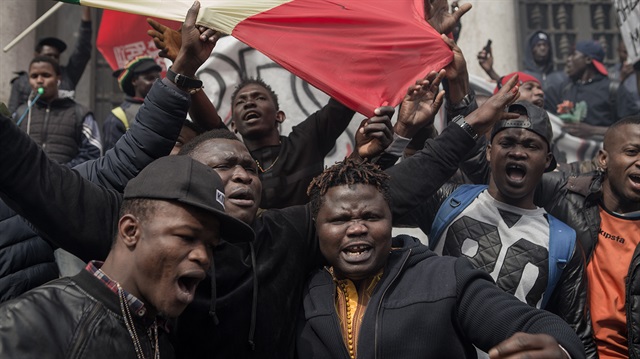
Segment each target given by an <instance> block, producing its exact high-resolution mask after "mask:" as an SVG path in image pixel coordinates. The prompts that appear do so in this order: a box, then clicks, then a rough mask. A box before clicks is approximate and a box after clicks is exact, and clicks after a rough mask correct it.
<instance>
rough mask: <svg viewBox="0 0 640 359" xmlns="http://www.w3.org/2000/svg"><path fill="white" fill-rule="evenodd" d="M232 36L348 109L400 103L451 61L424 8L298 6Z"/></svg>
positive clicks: (354, 0) (301, 1) (312, 2)
mask: <svg viewBox="0 0 640 359" xmlns="http://www.w3.org/2000/svg"><path fill="white" fill-rule="evenodd" d="M231 35H233V36H234V37H236V38H237V39H239V40H240V41H242V42H244V43H246V44H247V45H249V46H252V47H253V48H256V49H258V50H260V52H262V53H264V54H265V55H267V56H269V57H270V58H271V59H273V60H274V61H275V62H277V63H279V64H280V65H282V66H283V67H284V68H286V69H287V70H289V71H291V72H293V73H295V74H296V75H298V76H299V77H301V78H302V79H304V80H306V81H307V82H309V83H311V84H313V85H314V86H316V87H318V88H319V89H321V90H322V91H324V92H326V93H327V94H329V95H330V96H332V97H334V98H335V99H337V100H338V101H340V102H342V103H344V104H345V105H347V106H349V107H350V108H352V109H354V110H356V111H358V112H360V113H362V114H364V115H366V116H373V110H374V109H375V108H376V107H378V106H380V105H382V104H384V103H388V104H389V105H391V106H395V105H397V104H399V103H400V102H401V101H402V98H403V97H404V95H405V93H406V89H407V88H408V87H409V86H410V85H412V84H414V83H415V80H417V79H418V78H421V77H424V76H425V75H426V74H427V73H429V71H431V70H435V71H438V70H440V69H442V68H443V67H445V66H446V65H447V64H448V63H449V62H450V61H451V59H452V58H453V55H452V53H451V50H450V49H449V47H448V46H447V45H446V44H445V43H444V41H442V39H441V38H440V34H439V33H438V32H437V31H436V30H435V29H433V28H432V27H431V26H430V25H429V24H428V23H427V22H426V21H425V19H424V0H392V1H390V0H366V1H363V0H341V1H332V0H293V1H289V2H284V3H283V4H282V5H280V6H277V7H274V8H271V9H269V10H267V11H263V12H260V13H258V14H256V15H253V16H250V17H247V18H246V19H244V20H242V21H240V22H239V23H237V24H236V25H235V27H234V28H233V31H232V32H231Z"/></svg>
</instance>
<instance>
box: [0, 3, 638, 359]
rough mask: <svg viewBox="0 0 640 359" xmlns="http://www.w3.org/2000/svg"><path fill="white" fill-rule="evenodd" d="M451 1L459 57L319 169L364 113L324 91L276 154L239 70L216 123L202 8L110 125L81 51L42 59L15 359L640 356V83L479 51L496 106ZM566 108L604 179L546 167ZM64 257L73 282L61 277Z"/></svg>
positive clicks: (255, 96) (276, 117)
mask: <svg viewBox="0 0 640 359" xmlns="http://www.w3.org/2000/svg"><path fill="white" fill-rule="evenodd" d="M454 5H455V6H452V7H450V4H449V3H448V2H447V1H446V0H430V1H425V14H426V20H427V21H428V22H429V24H431V26H433V27H434V28H435V29H436V30H438V31H439V32H440V33H441V34H442V41H444V42H445V43H446V44H447V45H448V46H449V48H450V49H451V51H452V53H453V59H452V61H451V63H450V64H449V65H447V66H446V67H445V68H444V69H441V70H439V71H432V72H430V73H429V74H427V75H426V76H425V77H424V78H419V79H416V82H415V84H414V85H412V86H411V87H410V88H409V89H407V92H406V95H405V97H404V99H403V101H402V103H401V104H400V106H399V108H398V109H397V119H396V120H395V123H392V121H391V118H392V117H393V115H394V113H395V112H396V110H395V109H394V108H393V107H390V106H382V107H379V108H377V109H375V111H374V114H375V115H374V116H373V117H371V118H368V119H365V120H363V121H362V123H361V124H360V126H359V128H358V131H357V132H356V134H355V148H354V149H353V151H352V153H351V154H350V155H349V156H348V157H347V158H345V159H344V160H342V161H339V162H337V163H335V164H334V165H332V166H329V167H328V168H324V162H323V160H324V157H325V156H326V155H327V153H328V152H329V151H330V150H331V148H332V147H333V146H334V144H335V141H336V139H337V138H338V136H339V135H340V134H341V133H342V132H343V131H344V130H345V129H346V127H347V126H348V125H349V122H350V121H351V119H352V118H353V115H354V111H353V110H351V109H350V108H348V107H346V106H344V105H343V104H341V103H340V102H338V101H336V100H335V99H330V100H329V101H328V103H327V104H326V105H325V106H324V107H322V108H321V109H320V110H319V111H317V112H316V113H313V114H311V115H310V116H309V117H308V118H307V119H306V120H304V121H303V122H301V123H300V124H299V125H298V126H295V127H294V128H293V130H292V132H291V133H290V134H288V135H287V136H283V135H282V134H281V133H280V131H279V127H278V125H279V124H280V123H281V122H282V121H284V120H285V118H286V116H285V112H284V110H283V109H281V108H280V105H279V103H278V96H277V94H276V93H275V92H274V91H273V90H272V88H271V87H270V86H269V84H267V83H265V82H264V81H263V80H262V79H259V78H255V79H254V78H248V79H246V80H244V81H243V82H241V83H240V84H239V85H238V86H237V88H236V89H235V91H234V92H233V94H232V96H231V108H232V119H231V123H230V128H227V126H226V125H225V124H224V123H223V122H222V120H221V118H220V116H219V115H218V113H217V112H216V109H215V107H214V106H213V105H212V103H211V101H210V100H209V99H208V98H207V96H206V94H205V93H204V92H203V91H201V90H202V82H201V81H200V80H198V79H197V77H196V75H195V74H196V71H197V70H198V68H199V67H200V66H201V65H202V64H203V63H204V62H205V61H206V60H207V59H208V58H209V55H210V54H211V52H212V51H213V49H214V47H215V45H216V41H217V40H218V39H219V37H220V36H221V34H219V33H217V32H215V31H214V30H212V29H209V28H206V27H202V26H197V25H196V18H197V17H198V13H199V10H200V4H199V2H197V1H196V2H195V3H194V4H193V6H192V7H191V8H190V9H189V11H188V13H187V14H186V19H185V22H184V23H183V25H182V28H181V29H180V30H179V31H176V30H175V29H170V28H167V27H166V26H164V25H161V24H159V23H157V22H155V21H153V20H151V19H150V20H149V24H150V25H151V30H149V35H150V36H151V37H153V39H154V42H155V43H156V46H158V47H159V48H160V49H161V50H162V54H163V55H164V56H166V57H168V58H169V59H170V60H171V61H172V65H171V67H170V68H169V70H168V71H167V75H166V77H164V78H161V75H160V73H161V68H160V67H159V66H158V65H157V64H156V63H155V62H154V60H153V59H152V58H149V57H137V58H135V59H133V60H131V61H130V62H129V63H127V64H126V66H125V67H124V68H122V69H119V70H117V71H115V72H114V74H113V75H114V77H116V78H117V81H118V85H119V87H120V89H121V90H122V91H123V92H124V93H125V94H126V97H125V101H124V102H123V103H122V104H121V105H120V106H118V107H116V108H114V109H113V111H111V113H110V114H109V116H108V118H107V119H105V120H104V122H103V126H102V131H101V130H100V128H99V126H98V125H97V121H96V120H95V119H94V117H93V115H92V113H91V112H90V111H89V110H88V109H86V108H85V107H84V106H82V105H80V104H77V103H76V102H75V101H74V100H73V96H72V93H71V92H70V91H73V89H74V88H75V85H76V84H77V82H78V79H79V77H80V75H81V73H82V71H81V70H82V69H84V66H85V65H86V63H87V60H88V57H83V59H82V61H81V60H80V59H77V58H75V60H70V64H69V65H68V66H66V67H63V66H61V65H60V64H59V61H58V58H59V54H60V53H61V52H62V51H64V50H65V48H66V45H65V44H64V43H63V42H61V41H60V40H57V39H54V38H47V39H43V40H42V41H40V42H39V44H38V47H37V48H36V53H35V57H34V59H33V60H32V61H31V62H30V64H29V71H28V72H27V73H26V74H24V75H21V77H19V78H18V79H16V80H15V81H14V83H13V86H14V88H13V90H14V91H12V97H11V101H10V103H11V106H10V110H11V112H12V113H11V114H4V113H3V114H0V199H1V200H2V201H1V202H0V245H1V246H2V247H4V248H7V250H2V251H0V268H2V271H0V356H2V357H3V358H5V357H6V358H35V357H46V358H69V357H74V358H96V357H97V358H114V357H123V358H132V357H135V358H148V357H153V358H173V357H177V358H203V357H216V358H217V357H219V358H351V359H356V358H372V357H375V358H378V357H380V358H493V359H498V358H574V359H576V358H629V357H631V358H634V357H640V343H639V342H638V339H637V336H636V335H635V334H636V333H637V332H638V330H640V329H639V328H640V313H638V311H637V310H636V309H637V307H638V305H640V293H639V292H640V274H638V273H637V272H638V271H637V268H638V267H640V254H639V253H640V252H638V251H639V250H638V247H639V245H640V107H639V104H640V99H639V98H638V92H637V90H638V88H637V86H636V87H634V86H631V85H630V83H631V82H632V81H635V78H634V77H633V76H636V75H637V72H638V71H640V69H633V67H632V66H631V67H630V66H629V65H628V64H626V63H624V60H623V56H620V58H621V63H620V66H617V67H615V69H611V70H607V69H606V68H605V67H604V65H603V63H602V61H603V58H604V51H603V50H602V46H601V45H600V44H598V43H597V42H593V41H579V42H577V43H576V44H575V51H574V52H573V53H572V54H571V56H570V57H569V59H568V61H567V67H566V69H565V70H566V71H564V72H560V71H556V70H555V68H554V64H553V56H551V52H550V51H551V46H550V42H549V36H548V35H547V34H546V33H544V32H543V31H538V32H536V33H534V34H533V35H532V36H531V37H530V41H529V49H530V53H528V54H527V56H526V59H527V61H526V68H523V69H521V71H513V72H512V73H509V74H507V75H505V76H500V75H498V74H497V73H496V72H495V70H494V69H493V54H492V53H491V48H490V47H488V46H487V47H485V48H484V49H483V50H482V51H481V52H480V53H479V54H478V56H477V60H478V61H479V62H480V64H481V66H482V67H483V69H484V70H485V71H487V74H488V75H489V76H490V77H492V78H493V79H494V80H495V81H496V89H495V91H494V94H493V95H492V96H490V97H486V98H480V96H478V97H476V94H475V92H474V90H473V88H472V87H471V86H470V85H469V74H468V72H467V65H466V59H465V58H464V56H463V54H462V51H461V50H460V48H459V47H458V46H457V45H456V42H455V40H454V39H453V38H451V37H449V36H448V35H447V34H449V33H451V32H452V31H454V32H455V33H456V35H459V32H460V29H461V27H460V18H461V17H462V16H463V15H464V14H465V13H466V12H468V11H469V10H470V9H471V5H469V4H463V5H458V4H457V2H456V3H455V4H454ZM82 16H83V17H82V24H81V29H82V31H83V33H81V37H82V36H88V37H87V38H82V40H81V41H79V44H77V46H76V47H77V48H76V52H78V53H84V54H86V51H84V50H86V47H87V46H88V47H89V54H90V52H91V51H90V46H91V44H90V41H88V38H90V36H91V30H90V29H91V23H90V16H89V15H88V9H85V10H84V11H83V15H82ZM87 30H88V32H87ZM80 46H84V47H85V49H84V50H83V51H80V50H79V47H80ZM619 51H620V53H621V54H622V53H623V52H622V49H619ZM53 55H55V56H53ZM76 55H77V56H76ZM73 56H76V57H78V56H79V57H82V56H80V55H78V54H76V53H74V55H73ZM73 56H72V58H74V57H73ZM72 61H76V62H74V63H73V65H72V64H71V63H72ZM83 61H84V62H83ZM80 62H82V64H80ZM80 65H82V66H80ZM514 70H517V69H514ZM78 71H79V72H80V74H77V72H78ZM72 72H75V73H72ZM22 77H25V79H22ZM630 79H632V80H630ZM24 81H28V83H29V87H28V90H26V91H25V86H24V84H23V82H24ZM634 89H635V92H634ZM60 90H64V91H60ZM567 103H571V104H572V106H576V107H580V106H584V113H582V115H580V113H579V114H578V117H579V118H571V119H568V120H567V124H566V131H567V132H568V133H571V134H573V135H576V136H579V137H584V138H595V137H597V138H600V139H601V140H602V143H603V146H602V149H601V150H600V151H599V152H598V155H597V156H596V157H595V158H593V159H590V160H589V161H584V162H580V163H561V162H560V161H559V159H558V158H556V156H554V149H553V147H554V142H555V140H556V139H554V134H553V131H552V125H551V121H550V117H549V116H550V114H559V115H562V111H561V109H562V108H563V106H565V105H567ZM581 103H582V104H581ZM441 110H442V111H445V114H446V118H447V122H448V125H447V126H446V127H445V128H444V129H442V131H440V133H438V131H437V130H436V129H435V127H434V119H435V117H436V114H437V113H438V112H439V111H441ZM575 114H576V112H575V111H574V112H572V113H571V114H570V115H575ZM188 115H189V117H190V118H188ZM565 117H566V116H565ZM567 118H568V117H567ZM238 135H239V136H238ZM394 227H396V228H398V227H399V228H402V227H413V228H419V229H421V230H422V231H423V232H424V233H425V234H427V237H428V243H421V242H420V241H419V240H418V239H416V238H414V237H411V236H408V235H397V236H393V235H392V229H393V228H394ZM56 249H58V250H64V251H66V252H69V253H71V254H73V255H74V256H77V257H78V258H80V259H81V260H82V261H83V262H84V263H85V264H84V267H83V268H81V269H79V272H78V271H77V274H74V275H72V276H63V277H61V278H58V277H60V270H59V268H60V267H59V265H60V262H61V260H59V259H58V260H57V259H56V257H55V256H54V250H56ZM36 343H37V344H36Z"/></svg>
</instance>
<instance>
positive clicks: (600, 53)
mask: <svg viewBox="0 0 640 359" xmlns="http://www.w3.org/2000/svg"><path fill="white" fill-rule="evenodd" d="M576 51H579V52H581V53H583V54H584V55H586V56H589V57H590V58H591V63H592V64H593V66H594V67H595V68H596V70H598V72H599V73H601V74H603V75H605V76H607V75H608V74H609V72H608V71H607V68H606V67H605V66H604V64H603V63H602V61H604V56H605V53H604V49H603V48H602V45H600V43H599V42H597V41H593V40H582V41H578V43H576Z"/></svg>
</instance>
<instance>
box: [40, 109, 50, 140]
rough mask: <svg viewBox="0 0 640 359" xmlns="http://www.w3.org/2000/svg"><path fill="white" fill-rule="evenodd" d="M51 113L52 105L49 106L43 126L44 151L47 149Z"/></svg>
mask: <svg viewBox="0 0 640 359" xmlns="http://www.w3.org/2000/svg"><path fill="white" fill-rule="evenodd" d="M50 111H51V104H47V109H46V110H45V115H44V123H43V124H42V149H43V150H44V149H46V148H47V137H49V130H48V126H49V112H50Z"/></svg>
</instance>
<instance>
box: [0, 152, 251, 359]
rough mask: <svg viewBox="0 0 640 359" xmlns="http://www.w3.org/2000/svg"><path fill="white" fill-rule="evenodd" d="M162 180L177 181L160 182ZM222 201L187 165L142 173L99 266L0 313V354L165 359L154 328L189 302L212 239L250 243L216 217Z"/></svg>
mask: <svg viewBox="0 0 640 359" xmlns="http://www.w3.org/2000/svg"><path fill="white" fill-rule="evenodd" d="M167 171H176V172H175V173H174V174H173V175H172V176H171V177H170V178H163V175H164V174H165V173H167ZM104 191H107V190H106V189H105V190H104ZM222 191H224V185H223V184H222V180H221V179H220V176H218V175H217V173H216V172H215V171H214V170H213V169H211V168H209V167H207V166H204V165H203V164H201V163H199V162H197V161H194V160H193V159H191V158H189V157H186V156H170V157H164V158H160V159H158V160H156V161H154V162H153V163H152V164H150V165H149V166H147V167H146V168H145V169H144V170H143V171H142V172H141V173H140V175H138V176H137V177H136V178H134V179H133V180H131V181H129V183H128V184H127V187H126V188H125V190H124V201H123V202H122V207H121V212H120V213H121V217H120V220H119V221H118V229H117V234H116V237H115V239H114V242H113V245H112V247H111V250H110V252H109V254H108V256H107V258H106V259H105V261H104V262H100V261H92V262H91V263H89V265H87V267H86V268H85V270H82V271H81V272H80V273H79V274H78V275H76V276H74V277H71V278H69V277H65V278H62V279H58V280H56V281H53V282H50V283H48V284H46V285H44V286H42V287H39V288H36V289H34V290H32V291H30V292H27V293H26V294H24V295H23V296H21V297H19V298H17V299H14V300H12V301H9V302H6V303H5V304H3V306H2V307H0V352H1V353H2V354H3V356H5V357H12V358H13V357H15V358H18V357H21V358H26V357H74V358H96V357H101V358H116V357H120V358H127V357H128V358H132V357H135V356H136V355H137V356H138V357H147V356H149V357H151V356H153V357H154V358H158V357H160V356H162V357H171V356H172V355H173V350H172V348H171V346H170V345H169V344H168V342H167V339H166V333H165V330H166V329H165V327H164V324H163V322H164V321H166V320H167V319H170V318H175V317H177V316H178V315H180V313H181V312H182V311H183V310H184V309H185V308H186V306H187V305H188V304H189V303H191V301H193V299H194V294H195V291H196V287H197V285H198V283H199V282H200V281H201V280H203V279H204V278H205V276H206V271H207V270H209V268H210V265H211V260H212V256H213V250H214V247H215V246H216V245H217V244H218V243H219V242H220V237H221V236H224V238H225V239H226V240H228V241H234V240H252V239H253V236H254V235H253V231H252V230H251V228H250V227H249V226H248V225H246V224H244V223H243V222H241V221H239V220H237V219H235V218H233V217H231V216H229V215H228V214H225V212H224V194H223V192H222ZM54 318H55V319H54ZM139 327H141V328H144V329H146V330H139V329H138V328H139ZM51 333H57V335H51ZM106 333H108V334H106ZM36 341H37V342H38V345H33V343H34V342H36ZM114 344H115V345H114Z"/></svg>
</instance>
